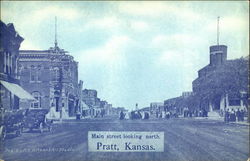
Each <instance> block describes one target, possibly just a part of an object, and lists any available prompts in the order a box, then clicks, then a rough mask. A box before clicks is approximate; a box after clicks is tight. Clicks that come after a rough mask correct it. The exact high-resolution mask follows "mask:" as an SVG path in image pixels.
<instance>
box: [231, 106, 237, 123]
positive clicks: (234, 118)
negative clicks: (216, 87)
mask: <svg viewBox="0 0 250 161" xmlns="http://www.w3.org/2000/svg"><path fill="white" fill-rule="evenodd" d="M230 121H232V122H235V121H236V115H235V112H234V109H232V110H231V113H230Z"/></svg>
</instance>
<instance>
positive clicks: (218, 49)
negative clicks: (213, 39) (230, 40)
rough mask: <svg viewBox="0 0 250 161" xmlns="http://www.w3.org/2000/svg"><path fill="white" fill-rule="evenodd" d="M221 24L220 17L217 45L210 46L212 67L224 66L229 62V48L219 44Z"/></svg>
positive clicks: (218, 20)
mask: <svg viewBox="0 0 250 161" xmlns="http://www.w3.org/2000/svg"><path fill="white" fill-rule="evenodd" d="M219 22H220V17H218V18H217V45H213V46H210V48H209V50H210V65H211V66H217V65H221V64H223V63H224V62H225V61H226V60H227V46H226V45H220V44H219V40H220V39H219V38H220V37H219V36H220V32H219Z"/></svg>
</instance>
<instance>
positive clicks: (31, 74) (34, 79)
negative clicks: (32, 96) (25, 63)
mask: <svg viewBox="0 0 250 161" xmlns="http://www.w3.org/2000/svg"><path fill="white" fill-rule="evenodd" d="M30 81H31V82H35V81H36V72H35V67H34V65H31V66H30Z"/></svg>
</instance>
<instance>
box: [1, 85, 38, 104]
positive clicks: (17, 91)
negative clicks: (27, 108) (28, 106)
mask: <svg viewBox="0 0 250 161" xmlns="http://www.w3.org/2000/svg"><path fill="white" fill-rule="evenodd" d="M0 82H1V84H2V85H3V86H4V87H5V88H7V89H8V90H9V91H10V92H11V93H13V94H14V95H16V96H17V97H19V98H20V99H28V100H36V99H35V98H34V97H33V96H32V95H31V94H29V93H28V92H27V91H25V90H24V89H23V88H22V87H20V86H19V85H18V84H14V83H9V82H6V81H2V80H0Z"/></svg>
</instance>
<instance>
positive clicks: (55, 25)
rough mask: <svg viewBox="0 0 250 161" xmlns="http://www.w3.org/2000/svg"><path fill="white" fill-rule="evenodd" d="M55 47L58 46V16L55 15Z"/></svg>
mask: <svg viewBox="0 0 250 161" xmlns="http://www.w3.org/2000/svg"><path fill="white" fill-rule="evenodd" d="M55 47H57V17H55Z"/></svg>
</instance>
